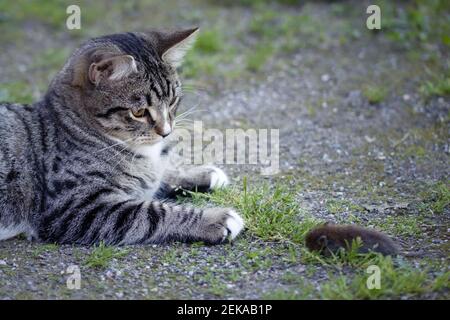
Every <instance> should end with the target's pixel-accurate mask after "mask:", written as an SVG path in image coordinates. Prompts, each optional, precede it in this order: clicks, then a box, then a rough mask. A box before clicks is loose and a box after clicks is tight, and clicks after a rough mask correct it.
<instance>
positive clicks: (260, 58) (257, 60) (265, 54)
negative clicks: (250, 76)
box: [246, 43, 274, 72]
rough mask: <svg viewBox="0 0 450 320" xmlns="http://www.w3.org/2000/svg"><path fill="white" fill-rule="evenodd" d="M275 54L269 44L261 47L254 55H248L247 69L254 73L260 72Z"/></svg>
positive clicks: (255, 50) (257, 48) (256, 49)
mask: <svg viewBox="0 0 450 320" xmlns="http://www.w3.org/2000/svg"><path fill="white" fill-rule="evenodd" d="M273 52H274V49H273V47H272V46H271V45H269V44H267V43H266V44H261V45H259V46H258V47H256V48H255V49H254V51H253V52H252V53H250V54H249V55H247V58H246V65H247V69H248V70H250V71H254V72H257V71H260V70H261V69H262V68H263V67H264V64H265V63H266V62H267V60H269V58H270V57H271V56H272V54H273Z"/></svg>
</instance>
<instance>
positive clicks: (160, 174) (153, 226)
mask: <svg viewBox="0 0 450 320" xmlns="http://www.w3.org/2000/svg"><path fill="white" fill-rule="evenodd" d="M195 33H196V29H192V30H185V31H175V32H168V31H166V32H162V31H151V32H147V33H126V34H118V35H111V36H105V37H100V38H96V39H92V40H90V41H88V42H87V43H85V44H84V45H83V46H82V47H80V48H79V49H78V50H77V51H75V52H74V54H73V55H72V56H71V58H70V59H69V60H68V62H67V63H66V65H65V66H64V68H63V69H62V70H61V72H59V73H58V74H57V76H56V77H55V78H54V80H53V81H52V83H51V85H50V87H49V90H48V92H47V94H46V95H45V97H44V99H43V100H42V101H40V102H38V103H35V104H33V105H19V104H11V103H6V104H1V105H0V139H1V143H0V239H5V238H8V237H11V236H14V235H16V234H18V233H26V234H27V235H28V236H29V237H30V238H34V239H38V240H40V241H45V242H56V243H71V244H94V243H98V242H100V241H103V242H105V243H106V244H135V243H162V242H166V241H170V240H179V241H205V242H207V243H211V244H215V243H221V242H223V241H225V240H226V239H230V238H234V237H235V236H236V235H237V234H238V233H239V232H240V231H241V230H242V228H243V220H242V219H241V217H240V216H239V214H238V213H236V212H235V211H234V210H232V209H227V208H208V209H200V208H193V207H186V206H181V205H176V204H173V203H171V202H167V201H163V200H161V198H164V197H165V196H166V195H167V194H168V193H171V192H172V191H173V190H174V188H176V187H180V186H181V187H183V188H188V189H195V188H198V189H203V190H208V189H210V188H212V187H214V186H221V185H223V184H225V183H226V176H225V174H224V173H223V172H222V171H221V170H220V169H218V168H215V167H211V166H200V167H193V168H184V167H182V166H175V165H173V163H174V161H171V159H170V157H171V154H170V153H166V152H163V151H164V150H163V149H164V148H165V145H164V143H165V139H163V137H164V136H166V135H167V134H168V133H170V131H171V130H172V129H173V127H174V118H175V113H176V109H177V107H178V103H179V99H180V95H181V87H180V82H179V80H178V76H177V74H176V71H175V67H176V66H177V65H178V64H179V60H180V57H181V56H182V53H183V52H184V50H185V47H186V46H187V44H188V42H191V41H192V38H193V35H194V34H195ZM142 110H144V111H142Z"/></svg>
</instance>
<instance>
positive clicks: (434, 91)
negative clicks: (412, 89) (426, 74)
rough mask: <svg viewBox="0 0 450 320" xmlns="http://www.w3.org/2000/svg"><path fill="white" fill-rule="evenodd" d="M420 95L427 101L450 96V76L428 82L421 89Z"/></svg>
mask: <svg viewBox="0 0 450 320" xmlns="http://www.w3.org/2000/svg"><path fill="white" fill-rule="evenodd" d="M419 93H420V94H421V95H422V96H423V97H424V98H426V99H428V98H431V97H434V96H438V97H444V96H450V76H443V77H436V79H434V80H428V81H426V82H425V83H424V84H422V85H421V86H420V88H419Z"/></svg>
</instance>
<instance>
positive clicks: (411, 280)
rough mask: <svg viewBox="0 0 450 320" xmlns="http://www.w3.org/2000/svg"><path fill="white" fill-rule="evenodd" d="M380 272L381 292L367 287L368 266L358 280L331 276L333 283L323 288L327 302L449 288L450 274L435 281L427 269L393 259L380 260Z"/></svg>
mask: <svg viewBox="0 0 450 320" xmlns="http://www.w3.org/2000/svg"><path fill="white" fill-rule="evenodd" d="M375 265H376V266H377V267H378V268H379V269H380V289H369V288H368V286H367V280H368V277H369V276H370V275H371V274H369V273H366V268H367V266H368V265H367V266H363V267H362V268H361V271H362V272H359V273H358V274H357V275H355V276H354V277H349V276H345V275H343V274H341V275H339V276H331V277H330V280H328V281H327V282H326V283H324V284H322V285H321V287H320V297H321V298H323V299H348V300H350V299H383V298H384V299H387V298H399V297H412V296H417V295H420V294H424V293H429V292H435V291H439V290H444V289H448V288H449V283H450V282H449V280H450V272H448V271H447V272H445V273H441V274H440V275H438V276H437V277H435V278H433V277H432V276H431V275H429V274H428V272H427V270H426V269H423V270H419V269H418V268H415V267H412V266H411V265H409V264H407V263H405V262H400V264H399V265H397V263H394V262H393V260H392V258H390V257H384V258H381V257H380V259H378V261H377V263H376V264H375Z"/></svg>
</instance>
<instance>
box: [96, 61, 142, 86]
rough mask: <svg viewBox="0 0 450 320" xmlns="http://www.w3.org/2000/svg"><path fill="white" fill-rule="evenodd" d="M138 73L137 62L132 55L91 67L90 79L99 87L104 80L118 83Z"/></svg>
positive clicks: (98, 63)
mask: <svg viewBox="0 0 450 320" xmlns="http://www.w3.org/2000/svg"><path fill="white" fill-rule="evenodd" d="M134 72H137V67H136V61H135V60H134V58H133V57H132V56H130V55H120V56H114V57H109V58H105V59H102V60H100V61H99V62H93V63H91V65H90V66H89V70H88V79H89V81H90V82H91V83H93V84H95V85H98V84H99V83H100V81H102V80H103V79H108V80H111V81H116V80H120V79H123V78H125V77H127V76H129V75H130V74H131V73H134Z"/></svg>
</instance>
